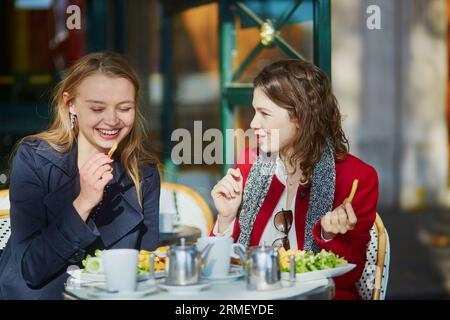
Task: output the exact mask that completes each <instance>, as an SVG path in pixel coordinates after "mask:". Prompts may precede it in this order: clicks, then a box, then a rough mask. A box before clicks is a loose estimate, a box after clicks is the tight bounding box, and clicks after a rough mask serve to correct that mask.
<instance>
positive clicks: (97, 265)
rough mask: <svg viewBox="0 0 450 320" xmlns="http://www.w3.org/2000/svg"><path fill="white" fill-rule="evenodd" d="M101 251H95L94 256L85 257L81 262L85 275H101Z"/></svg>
mask: <svg viewBox="0 0 450 320" xmlns="http://www.w3.org/2000/svg"><path fill="white" fill-rule="evenodd" d="M101 256H102V250H99V249H97V250H95V256H94V257H92V256H91V255H89V254H88V255H87V256H86V258H85V259H84V260H83V261H82V262H81V264H82V265H83V272H85V273H102V272H103V264H102V259H101Z"/></svg>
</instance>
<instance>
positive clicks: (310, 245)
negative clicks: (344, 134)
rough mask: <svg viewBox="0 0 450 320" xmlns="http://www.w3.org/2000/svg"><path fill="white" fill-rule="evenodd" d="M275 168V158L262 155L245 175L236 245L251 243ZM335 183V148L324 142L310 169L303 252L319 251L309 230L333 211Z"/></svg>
mask: <svg viewBox="0 0 450 320" xmlns="http://www.w3.org/2000/svg"><path fill="white" fill-rule="evenodd" d="M275 169H276V161H275V159H274V158H273V157H267V155H265V154H262V155H260V156H258V158H257V159H256V161H255V163H254V164H253V166H252V168H251V170H250V173H249V175H248V178H247V182H246V184H245V188H244V195H243V200H242V205H241V207H240V211H239V225H240V229H241V233H240V235H239V239H238V242H239V243H241V244H243V245H244V246H245V247H248V245H249V243H250V235H251V232H252V230H253V224H254V222H255V220H256V216H257V214H258V212H259V210H260V209H261V206H262V204H263V202H264V199H265V198H266V195H267V192H268V190H269V187H270V184H271V183H272V179H273V176H274V174H275ZM335 182H336V168H335V163H334V148H333V145H332V143H331V141H330V140H329V139H327V140H326V145H325V150H324V152H323V154H322V157H321V158H320V160H319V162H317V163H316V164H315V166H314V169H313V174H312V184H311V195H310V198H309V206H308V211H307V213H306V223H305V239H304V247H303V249H304V250H312V251H313V252H315V253H317V252H319V250H320V249H319V246H318V244H317V243H316V241H315V240H314V237H313V236H312V229H313V228H314V225H315V224H316V223H317V222H318V221H319V220H320V219H321V218H322V217H323V216H324V215H325V214H326V213H327V212H328V211H331V210H332V207H333V199H334V188H335Z"/></svg>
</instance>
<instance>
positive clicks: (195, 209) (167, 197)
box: [159, 182, 214, 236]
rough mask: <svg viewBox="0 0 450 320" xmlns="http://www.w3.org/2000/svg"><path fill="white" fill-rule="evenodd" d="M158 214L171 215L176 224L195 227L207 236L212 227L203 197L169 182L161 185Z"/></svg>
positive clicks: (209, 210) (211, 217) (209, 211)
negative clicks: (175, 218) (174, 216)
mask: <svg viewBox="0 0 450 320" xmlns="http://www.w3.org/2000/svg"><path fill="white" fill-rule="evenodd" d="M159 208H160V212H164V213H173V214H175V215H176V216H177V222H178V223H179V224H182V225H187V226H192V227H196V228H198V229H200V230H201V234H202V236H207V235H208V234H209V231H210V230H211V229H212V227H213V223H214V222H213V214H212V212H211V209H210V208H209V206H208V204H207V203H206V201H205V200H204V199H203V197H202V196H201V195H200V194H198V193H197V192H195V191H194V190H192V189H191V188H189V187H187V186H185V185H182V184H178V183H171V182H162V183H161V196H160V201H159Z"/></svg>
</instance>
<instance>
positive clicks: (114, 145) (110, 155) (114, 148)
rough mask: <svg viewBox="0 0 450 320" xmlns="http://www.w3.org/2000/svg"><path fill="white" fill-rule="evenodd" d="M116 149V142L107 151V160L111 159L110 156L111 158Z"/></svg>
mask: <svg viewBox="0 0 450 320" xmlns="http://www.w3.org/2000/svg"><path fill="white" fill-rule="evenodd" d="M116 149H117V142H114V144H113V146H112V147H111V149H109V151H108V157H109V158H112V156H113V154H114V152H115V151H116Z"/></svg>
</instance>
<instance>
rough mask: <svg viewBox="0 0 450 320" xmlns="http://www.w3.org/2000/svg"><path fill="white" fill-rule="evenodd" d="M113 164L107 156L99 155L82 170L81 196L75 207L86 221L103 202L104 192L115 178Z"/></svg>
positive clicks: (87, 162) (90, 160)
mask: <svg viewBox="0 0 450 320" xmlns="http://www.w3.org/2000/svg"><path fill="white" fill-rule="evenodd" d="M112 162H113V160H112V159H110V158H109V157H108V156H107V155H105V154H103V153H98V154H95V155H93V156H92V157H91V158H89V159H88V160H87V161H86V163H85V164H84V165H83V166H82V167H81V168H80V194H79V195H78V197H77V198H76V199H75V201H74V202H73V205H74V207H75V209H76V210H77V212H78V214H79V215H80V216H81V218H82V219H83V220H84V221H86V220H87V218H88V217H89V214H90V213H91V210H92V209H93V208H94V207H95V206H96V205H97V204H98V203H99V202H100V201H101V200H102V198H103V190H104V188H105V186H106V184H107V183H108V182H109V181H111V179H112V178H113V175H112V173H111V172H112V166H111V163H112Z"/></svg>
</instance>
